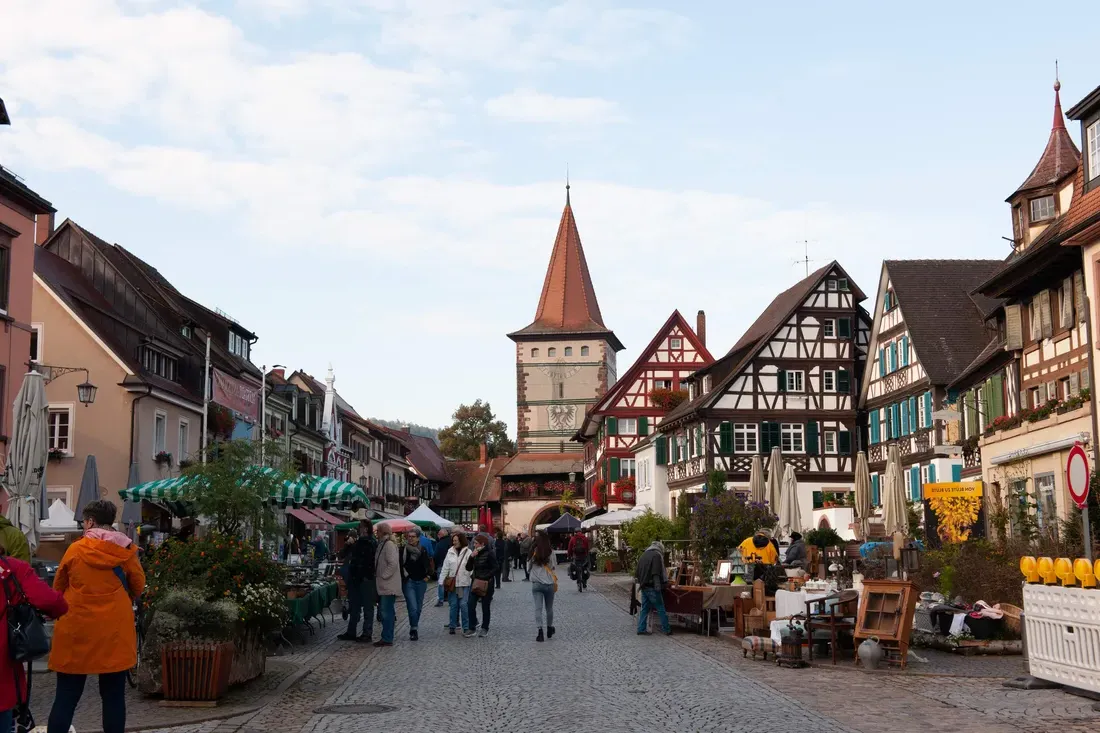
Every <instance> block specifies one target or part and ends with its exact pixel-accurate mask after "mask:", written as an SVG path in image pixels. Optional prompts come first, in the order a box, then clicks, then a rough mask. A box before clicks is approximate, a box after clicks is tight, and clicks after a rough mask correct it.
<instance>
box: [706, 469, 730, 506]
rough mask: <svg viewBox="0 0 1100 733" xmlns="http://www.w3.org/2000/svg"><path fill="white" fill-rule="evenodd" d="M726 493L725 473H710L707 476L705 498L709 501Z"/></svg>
mask: <svg viewBox="0 0 1100 733" xmlns="http://www.w3.org/2000/svg"><path fill="white" fill-rule="evenodd" d="M725 491H726V472H725V471H711V472H710V473H708V474H707V496H709V497H710V498H711V499H713V498H715V497H717V496H718V495H719V494H723V493H725Z"/></svg>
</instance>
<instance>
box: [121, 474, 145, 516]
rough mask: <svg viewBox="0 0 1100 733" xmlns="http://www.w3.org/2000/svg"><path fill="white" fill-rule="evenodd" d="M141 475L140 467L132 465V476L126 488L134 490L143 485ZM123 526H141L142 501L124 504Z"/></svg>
mask: <svg viewBox="0 0 1100 733" xmlns="http://www.w3.org/2000/svg"><path fill="white" fill-rule="evenodd" d="M139 476H140V473H139V471H138V465H137V464H136V463H131V464H130V476H129V478H128V479H127V481H126V488H128V489H132V488H134V487H135V486H137V485H138V484H140V483H141V481H140V479H139ZM121 521H122V526H123V527H130V528H132V527H134V526H136V525H138V524H141V499H138V500H137V501H130V500H129V499H126V500H124V501H123V502H122V519H121Z"/></svg>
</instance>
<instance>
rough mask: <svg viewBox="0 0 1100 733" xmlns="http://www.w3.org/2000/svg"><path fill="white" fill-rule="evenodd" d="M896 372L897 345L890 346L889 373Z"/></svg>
mask: <svg viewBox="0 0 1100 733" xmlns="http://www.w3.org/2000/svg"><path fill="white" fill-rule="evenodd" d="M897 370H898V345H897V343H893V344H890V371H891V372H896V371H897Z"/></svg>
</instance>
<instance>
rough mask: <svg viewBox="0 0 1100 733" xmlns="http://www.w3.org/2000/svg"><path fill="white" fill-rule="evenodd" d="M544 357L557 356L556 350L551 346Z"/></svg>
mask: <svg viewBox="0 0 1100 733" xmlns="http://www.w3.org/2000/svg"><path fill="white" fill-rule="evenodd" d="M546 355H547V356H550V357H554V356H557V355H558V350H557V349H555V348H554V347H553V346H551V347H550V348H549V349H547V350H546Z"/></svg>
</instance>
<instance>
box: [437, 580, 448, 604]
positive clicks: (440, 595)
mask: <svg viewBox="0 0 1100 733" xmlns="http://www.w3.org/2000/svg"><path fill="white" fill-rule="evenodd" d="M435 593H436V596H437V597H438V598H437V600H438V601H439V602H440V603H443V601H445V600H447V591H445V590H443V581H442V580H441V581H439V582H438V583H436V585H435Z"/></svg>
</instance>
